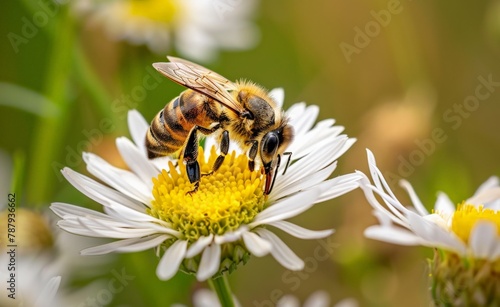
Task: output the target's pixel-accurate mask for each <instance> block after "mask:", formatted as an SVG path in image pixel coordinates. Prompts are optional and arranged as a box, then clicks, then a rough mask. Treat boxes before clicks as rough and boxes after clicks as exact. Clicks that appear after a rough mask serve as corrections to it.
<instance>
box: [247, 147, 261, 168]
mask: <svg viewBox="0 0 500 307" xmlns="http://www.w3.org/2000/svg"><path fill="white" fill-rule="evenodd" d="M248 143H252V146H251V147H250V150H249V151H248V169H249V170H250V171H251V172H253V170H254V168H255V157H256V156H257V149H258V148H259V142H257V141H255V140H253V141H248Z"/></svg>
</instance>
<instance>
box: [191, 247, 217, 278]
mask: <svg viewBox="0 0 500 307" xmlns="http://www.w3.org/2000/svg"><path fill="white" fill-rule="evenodd" d="M220 255H221V248H220V245H218V244H212V245H210V246H209V247H207V248H205V250H204V251H203V254H202V255H201V261H200V267H199V268H198V272H197V273H196V279H198V281H205V280H207V279H209V278H210V277H212V276H213V275H214V274H215V273H217V271H218V270H219V266H220Z"/></svg>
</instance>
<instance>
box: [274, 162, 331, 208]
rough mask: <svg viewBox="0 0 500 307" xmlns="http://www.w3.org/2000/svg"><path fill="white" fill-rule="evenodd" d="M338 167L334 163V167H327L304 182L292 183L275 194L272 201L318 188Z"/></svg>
mask: <svg viewBox="0 0 500 307" xmlns="http://www.w3.org/2000/svg"><path fill="white" fill-rule="evenodd" d="M336 167H337V164H336V163H333V164H332V165H330V166H328V167H325V168H324V169H322V170H319V171H317V172H315V173H314V174H311V175H309V176H308V177H307V178H305V179H303V180H298V179H297V180H295V181H294V182H290V183H289V184H287V186H286V187H284V188H283V189H281V190H280V191H279V192H276V193H273V195H272V200H271V201H273V200H277V199H280V198H282V197H285V196H287V195H291V194H294V193H296V192H299V191H304V190H307V189H309V188H311V187H315V186H317V185H318V184H320V183H321V182H323V181H324V180H325V179H326V178H328V177H329V176H330V175H331V174H332V172H333V170H334V169H335V168H336ZM318 196H319V195H318Z"/></svg>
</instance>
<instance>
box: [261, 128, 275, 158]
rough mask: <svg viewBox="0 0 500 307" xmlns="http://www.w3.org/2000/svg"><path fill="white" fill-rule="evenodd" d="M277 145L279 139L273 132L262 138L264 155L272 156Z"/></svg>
mask: <svg viewBox="0 0 500 307" xmlns="http://www.w3.org/2000/svg"><path fill="white" fill-rule="evenodd" d="M278 145H279V138H278V136H277V135H276V133H274V132H269V133H268V134H266V135H265V136H264V140H263V144H262V150H263V151H264V153H266V154H273V153H274V152H275V151H276V149H277V148H278Z"/></svg>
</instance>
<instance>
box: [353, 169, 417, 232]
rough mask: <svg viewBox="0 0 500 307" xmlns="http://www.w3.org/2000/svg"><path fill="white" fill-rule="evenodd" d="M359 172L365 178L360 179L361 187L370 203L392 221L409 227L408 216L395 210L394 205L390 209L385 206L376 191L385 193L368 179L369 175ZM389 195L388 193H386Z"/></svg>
mask: <svg viewBox="0 0 500 307" xmlns="http://www.w3.org/2000/svg"><path fill="white" fill-rule="evenodd" d="M357 173H358V174H360V175H362V176H363V178H362V179H361V180H360V188H361V189H362V190H363V192H364V194H365V198H366V200H367V201H368V203H369V204H370V205H371V206H372V207H373V208H374V209H375V210H376V211H378V212H380V213H381V214H384V215H385V216H386V217H387V218H389V219H390V220H391V221H392V222H394V223H396V224H398V225H401V226H403V227H406V228H408V227H409V226H408V221H407V218H406V217H405V216H404V215H403V214H402V213H401V212H399V211H397V210H395V208H394V207H392V206H390V205H388V207H389V209H390V210H388V209H387V208H386V207H384V206H383V205H382V204H380V202H379V201H378V199H377V198H376V197H375V194H374V192H376V193H377V194H379V195H381V194H382V195H385V194H384V193H383V192H381V191H379V190H378V189H377V188H376V187H374V186H372V185H371V183H370V181H369V180H368V177H366V175H365V174H363V173H361V172H359V171H357ZM386 196H387V195H386Z"/></svg>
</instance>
